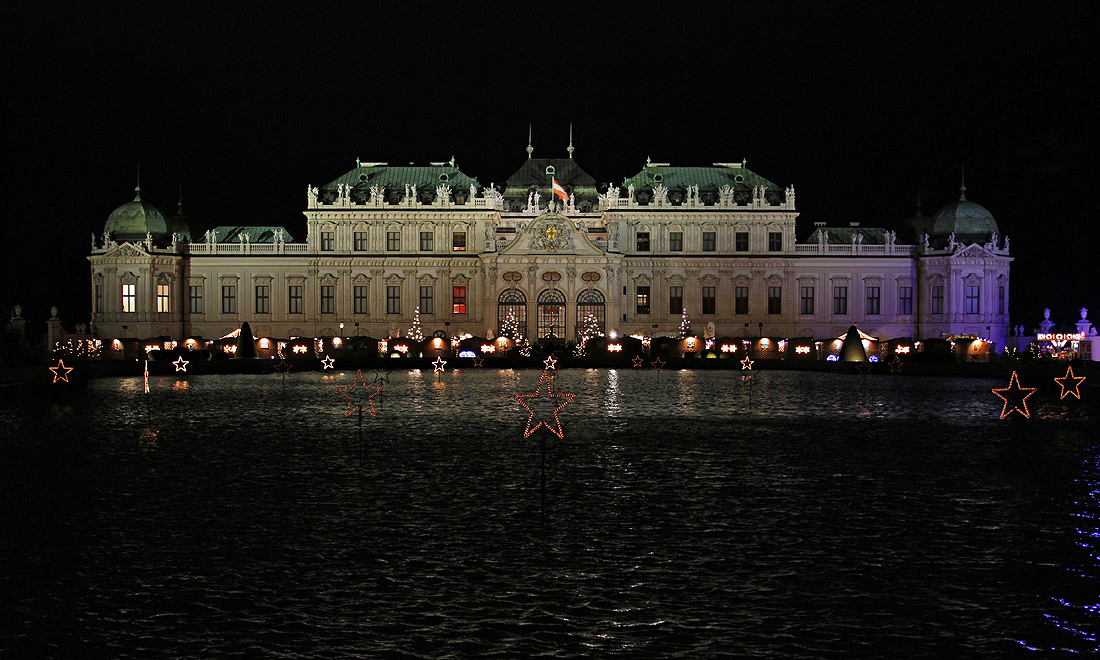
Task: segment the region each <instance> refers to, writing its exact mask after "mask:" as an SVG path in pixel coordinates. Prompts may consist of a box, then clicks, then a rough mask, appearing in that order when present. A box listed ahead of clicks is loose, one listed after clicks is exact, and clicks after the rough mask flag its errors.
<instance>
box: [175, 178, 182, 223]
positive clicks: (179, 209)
mask: <svg viewBox="0 0 1100 660" xmlns="http://www.w3.org/2000/svg"><path fill="white" fill-rule="evenodd" d="M176 215H183V181H180V201H179V202H178V203H177V204H176Z"/></svg>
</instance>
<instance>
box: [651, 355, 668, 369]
mask: <svg viewBox="0 0 1100 660" xmlns="http://www.w3.org/2000/svg"><path fill="white" fill-rule="evenodd" d="M652 364H653V370H654V371H664V366H665V361H664V360H662V359H661V358H657V359H656V360H654V361H653V362H652Z"/></svg>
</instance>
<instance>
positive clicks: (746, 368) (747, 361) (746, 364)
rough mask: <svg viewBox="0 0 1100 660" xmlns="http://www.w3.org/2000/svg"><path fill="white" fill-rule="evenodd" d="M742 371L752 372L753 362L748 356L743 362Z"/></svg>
mask: <svg viewBox="0 0 1100 660" xmlns="http://www.w3.org/2000/svg"><path fill="white" fill-rule="evenodd" d="M741 371H752V360H750V359H749V356H747V355H746V356H745V359H744V360H741Z"/></svg>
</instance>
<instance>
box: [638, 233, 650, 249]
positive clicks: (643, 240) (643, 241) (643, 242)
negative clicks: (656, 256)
mask: <svg viewBox="0 0 1100 660" xmlns="http://www.w3.org/2000/svg"><path fill="white" fill-rule="evenodd" d="M637 239H638V240H637V243H638V252H649V232H648V231H640V232H638V236H637Z"/></svg>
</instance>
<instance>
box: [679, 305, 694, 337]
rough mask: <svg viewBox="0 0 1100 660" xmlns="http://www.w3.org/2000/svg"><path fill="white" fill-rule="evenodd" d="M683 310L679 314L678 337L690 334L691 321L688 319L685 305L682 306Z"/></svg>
mask: <svg viewBox="0 0 1100 660" xmlns="http://www.w3.org/2000/svg"><path fill="white" fill-rule="evenodd" d="M683 310H684V311H683V314H681V316H680V339H685V338H687V336H688V335H690V334H691V321H690V320H688V310H687V307H684V308H683Z"/></svg>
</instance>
